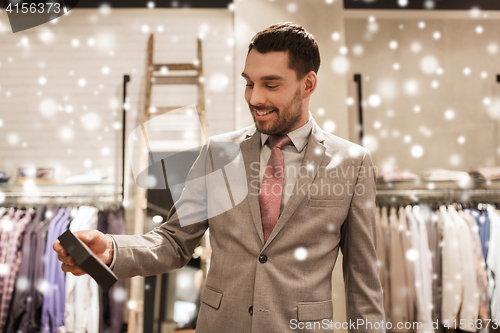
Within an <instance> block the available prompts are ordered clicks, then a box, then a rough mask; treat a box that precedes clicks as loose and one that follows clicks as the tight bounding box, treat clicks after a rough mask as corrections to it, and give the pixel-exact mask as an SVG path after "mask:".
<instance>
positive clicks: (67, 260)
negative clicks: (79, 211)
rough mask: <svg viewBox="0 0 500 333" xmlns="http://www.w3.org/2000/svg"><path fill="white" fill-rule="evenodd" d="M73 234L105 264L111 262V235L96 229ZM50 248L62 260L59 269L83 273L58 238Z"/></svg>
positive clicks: (76, 274)
mask: <svg viewBox="0 0 500 333" xmlns="http://www.w3.org/2000/svg"><path fill="white" fill-rule="evenodd" d="M74 234H75V236H76V237H77V238H79V239H80V240H81V241H82V242H84V243H85V245H87V246H88V247H89V248H90V250H92V252H94V253H95V255H96V256H97V257H98V258H99V259H101V260H102V261H103V262H104V263H105V264H106V265H108V266H109V265H110V264H111V262H112V261H113V254H114V253H113V252H114V247H113V240H112V239H111V236H109V235H105V234H103V233H102V232H100V231H98V230H83V231H75V232H74ZM52 248H53V249H54V251H56V252H57V258H58V259H59V261H61V262H62V265H61V269H62V270H63V271H64V272H66V273H73V275H75V276H80V275H84V274H85V272H84V271H83V269H81V268H80V267H78V266H77V265H76V264H75V262H74V261H73V259H72V258H71V257H70V256H69V255H68V252H66V250H65V249H64V248H63V246H62V245H61V243H60V242H59V240H56V241H55V242H54V244H53V245H52Z"/></svg>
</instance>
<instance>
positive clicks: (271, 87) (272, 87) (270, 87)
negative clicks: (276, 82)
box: [266, 85, 278, 89]
mask: <svg viewBox="0 0 500 333" xmlns="http://www.w3.org/2000/svg"><path fill="white" fill-rule="evenodd" d="M266 87H268V88H269V89H274V88H278V86H270V85H267V86H266Z"/></svg>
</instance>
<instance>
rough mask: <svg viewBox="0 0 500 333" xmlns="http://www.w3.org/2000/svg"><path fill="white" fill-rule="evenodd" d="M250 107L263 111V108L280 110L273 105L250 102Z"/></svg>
mask: <svg viewBox="0 0 500 333" xmlns="http://www.w3.org/2000/svg"><path fill="white" fill-rule="evenodd" d="M249 106H250V108H251V109H253V110H257V111H262V110H273V111H279V110H278V108H276V107H274V106H271V105H261V106H255V105H252V104H249Z"/></svg>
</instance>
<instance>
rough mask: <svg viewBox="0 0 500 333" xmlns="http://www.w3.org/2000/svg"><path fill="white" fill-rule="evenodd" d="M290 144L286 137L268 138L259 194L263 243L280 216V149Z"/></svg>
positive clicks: (281, 181)
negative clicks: (268, 149) (269, 153)
mask: <svg viewBox="0 0 500 333" xmlns="http://www.w3.org/2000/svg"><path fill="white" fill-rule="evenodd" d="M290 142H291V141H290V138H289V137H288V136H286V135H271V136H270V137H269V143H270V145H271V157H269V161H268V162H267V166H266V170H265V171H264V176H263V177H262V184H261V185H260V192H259V203H260V216H261V218H262V229H263V230H264V242H267V239H268V238H269V236H270V235H271V232H272V231H273V229H274V226H275V225H276V222H277V221H278V218H279V216H280V206H281V195H282V193H283V180H284V178H285V177H284V162H283V152H282V151H281V149H282V148H283V147H284V146H286V145H289V144H290Z"/></svg>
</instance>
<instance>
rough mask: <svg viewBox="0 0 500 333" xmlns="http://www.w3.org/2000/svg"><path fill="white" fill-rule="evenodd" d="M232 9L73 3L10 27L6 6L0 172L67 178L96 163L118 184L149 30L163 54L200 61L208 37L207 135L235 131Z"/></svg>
mask: <svg viewBox="0 0 500 333" xmlns="http://www.w3.org/2000/svg"><path fill="white" fill-rule="evenodd" d="M232 15H233V14H232V12H230V11H229V10H227V9H154V10H150V9H107V10H106V9H105V8H104V9H74V10H72V11H71V12H70V13H69V14H67V15H64V16H62V17H60V18H59V19H58V20H57V21H56V22H54V21H52V22H50V23H46V24H44V25H42V26H39V27H35V28H32V29H29V30H27V31H23V32H20V33H16V34H13V33H12V32H11V31H10V27H9V21H8V18H7V15H6V13H5V11H4V10H0V156H1V158H0V170H1V171H5V172H6V173H7V175H8V176H11V177H13V178H15V175H16V171H17V168H20V167H24V168H26V167H55V168H56V180H57V182H63V181H64V179H65V178H66V177H67V176H69V175H74V174H78V173H81V172H85V171H87V170H91V169H99V170H101V172H102V173H104V174H106V175H107V176H108V182H114V181H116V182H119V181H120V179H119V178H118V177H119V176H120V170H121V120H122V112H121V110H122V102H121V100H122V81H123V75H124V74H129V75H130V76H131V82H130V83H129V85H128V97H129V104H130V108H129V110H128V115H127V117H128V119H127V133H129V132H130V131H131V130H132V129H133V128H135V127H136V126H138V125H139V124H140V122H141V120H142V118H141V117H142V112H143V103H144V97H143V95H144V87H145V81H144V78H145V69H146V68H145V67H146V46H147V39H148V37H149V34H150V33H151V32H153V33H154V34H155V39H156V40H155V55H154V59H155V61H156V62H192V61H194V60H195V58H196V57H197V56H196V38H197V36H198V35H200V34H202V35H203V37H204V40H203V47H204V52H203V62H204V68H205V79H206V98H207V107H206V108H207V119H208V122H209V134H210V135H214V134H218V133H223V132H227V131H230V130H233V129H234V112H233V110H234V99H233V96H234V91H233V77H234V76H233V67H232V63H233V42H232V34H233V27H232ZM158 95H162V96H163V97H164V98H163V101H162V103H165V104H163V105H189V104H192V103H195V101H196V98H195V97H196V90H193V89H191V87H177V88H174V89H170V90H168V91H167V92H164V91H161V90H160V91H159V92H158V93H156V94H155V97H157V96H158ZM167 103H169V104H167ZM129 174H130V173H127V175H129Z"/></svg>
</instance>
